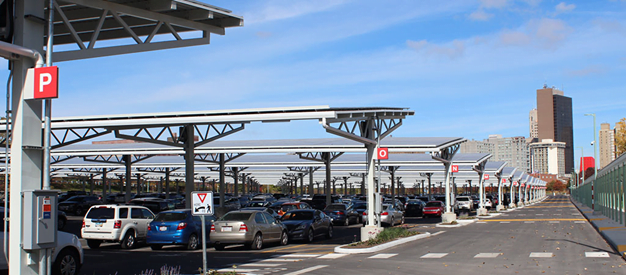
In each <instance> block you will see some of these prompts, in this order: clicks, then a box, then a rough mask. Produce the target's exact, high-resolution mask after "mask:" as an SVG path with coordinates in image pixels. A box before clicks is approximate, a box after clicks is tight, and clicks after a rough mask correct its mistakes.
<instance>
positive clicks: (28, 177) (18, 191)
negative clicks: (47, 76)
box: [5, 0, 45, 275]
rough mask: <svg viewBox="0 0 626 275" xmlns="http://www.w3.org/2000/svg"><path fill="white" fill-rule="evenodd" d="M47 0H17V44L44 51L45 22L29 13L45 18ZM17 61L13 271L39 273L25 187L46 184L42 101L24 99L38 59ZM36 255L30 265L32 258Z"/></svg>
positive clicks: (11, 233) (12, 273)
mask: <svg viewBox="0 0 626 275" xmlns="http://www.w3.org/2000/svg"><path fill="white" fill-rule="evenodd" d="M44 7H45V4H44V0H22V1H15V21H14V23H15V25H14V34H15V36H14V44H15V45H19V46H23V47H26V48H29V49H34V50H36V51H39V52H41V51H42V50H43V40H42V38H43V37H44V25H45V24H43V23H41V22H38V21H36V20H29V19H26V15H29V16H32V17H35V18H45V14H44ZM12 63H13V68H12V72H13V92H12V104H11V106H12V107H11V109H12V114H13V121H12V122H13V125H12V127H11V128H12V129H13V133H12V138H11V142H12V144H11V188H10V191H9V194H10V196H9V198H10V201H9V202H10V204H9V208H10V217H11V222H10V223H9V228H10V230H9V238H10V239H11V240H12V242H13V244H12V245H10V246H9V250H8V251H9V255H10V257H9V262H8V263H9V266H10V267H11V268H10V269H9V274H10V275H18V274H19V275H30V274H38V270H39V263H38V262H37V259H39V258H40V257H39V256H40V255H39V253H40V252H43V250H34V251H31V252H27V251H25V250H23V249H22V247H21V245H20V244H21V243H22V236H21V232H22V227H23V224H24V219H23V216H22V212H25V211H31V209H30V206H25V207H23V206H22V200H23V199H22V191H24V190H36V189H41V188H42V180H43V178H42V168H43V151H42V128H41V126H42V104H41V101H39V100H28V101H26V100H24V99H23V96H22V94H23V88H24V81H25V79H26V71H27V70H28V69H29V68H32V67H34V66H35V62H34V60H32V59H30V58H26V57H22V58H20V59H19V60H15V61H13V62H12ZM5 241H8V240H5ZM29 258H30V259H34V263H33V264H32V265H29V264H28V262H29V260H28V259H29Z"/></svg>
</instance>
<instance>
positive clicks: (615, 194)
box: [571, 154, 626, 225]
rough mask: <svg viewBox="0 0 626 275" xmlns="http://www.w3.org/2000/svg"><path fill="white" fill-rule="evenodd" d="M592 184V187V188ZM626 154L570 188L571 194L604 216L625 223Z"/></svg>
mask: <svg viewBox="0 0 626 275" xmlns="http://www.w3.org/2000/svg"><path fill="white" fill-rule="evenodd" d="M592 186H593V189H592ZM625 191H626V154H622V155H621V156H620V157H619V158H617V159H616V160H614V161H613V162H611V163H610V164H609V165H607V166H606V167H604V168H602V170H598V176H597V178H595V179H594V178H593V177H590V178H588V179H587V180H586V181H585V182H584V183H583V184H581V185H579V186H578V187H573V188H572V189H571V196H572V198H573V199H575V200H576V201H578V202H580V203H583V204H585V205H587V206H588V207H589V208H591V209H593V210H595V211H599V212H601V213H602V214H603V215H604V216H606V217H608V218H610V219H612V220H614V221H616V222H618V223H620V224H622V225H626V198H625Z"/></svg>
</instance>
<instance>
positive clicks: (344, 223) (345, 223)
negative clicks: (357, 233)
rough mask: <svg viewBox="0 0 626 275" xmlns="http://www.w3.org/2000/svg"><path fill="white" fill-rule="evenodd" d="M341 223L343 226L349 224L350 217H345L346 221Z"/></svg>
mask: <svg viewBox="0 0 626 275" xmlns="http://www.w3.org/2000/svg"><path fill="white" fill-rule="evenodd" d="M343 225H344V226H349V225H350V219H348V218H347V217H346V221H345V222H343Z"/></svg>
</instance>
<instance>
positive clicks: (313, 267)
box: [285, 265, 327, 275]
mask: <svg viewBox="0 0 626 275" xmlns="http://www.w3.org/2000/svg"><path fill="white" fill-rule="evenodd" d="M324 267H327V265H316V266H312V267H307V268H305V269H301V270H298V271H294V272H291V273H287V274H285V275H300V274H304V273H307V272H309V271H313V270H318V269H320V268H324Z"/></svg>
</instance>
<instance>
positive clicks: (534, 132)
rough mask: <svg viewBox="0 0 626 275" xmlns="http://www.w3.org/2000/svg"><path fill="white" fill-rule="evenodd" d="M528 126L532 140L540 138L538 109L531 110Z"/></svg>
mask: <svg viewBox="0 0 626 275" xmlns="http://www.w3.org/2000/svg"><path fill="white" fill-rule="evenodd" d="M528 125H530V131H529V133H530V138H531V139H533V138H539V127H538V126H537V109H532V110H530V113H529V114H528Z"/></svg>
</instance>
